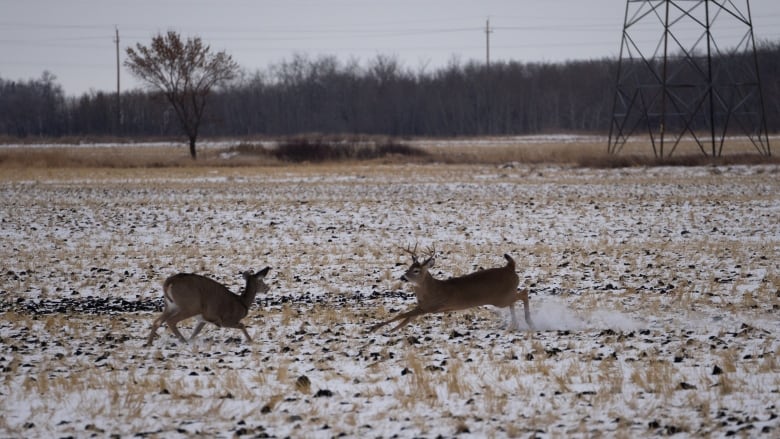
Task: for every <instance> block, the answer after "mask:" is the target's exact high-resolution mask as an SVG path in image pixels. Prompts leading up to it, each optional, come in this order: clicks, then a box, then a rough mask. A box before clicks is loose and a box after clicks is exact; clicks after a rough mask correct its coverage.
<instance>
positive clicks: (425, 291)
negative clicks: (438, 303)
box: [414, 271, 442, 303]
mask: <svg viewBox="0 0 780 439" xmlns="http://www.w3.org/2000/svg"><path fill="white" fill-rule="evenodd" d="M441 283H442V281H440V280H438V279H436V278H435V277H433V276H431V273H428V272H427V271H426V272H425V276H423V278H422V280H421V281H420V283H418V284H416V285H415V286H414V294H415V295H416V296H417V301H418V302H420V303H425V302H426V301H427V300H428V298H430V297H436V296H437V295H438V294H437V291H438V290H439V288H440V286H441Z"/></svg>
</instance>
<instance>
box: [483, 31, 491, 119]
mask: <svg viewBox="0 0 780 439" xmlns="http://www.w3.org/2000/svg"><path fill="white" fill-rule="evenodd" d="M492 32H493V31H492V30H490V17H488V18H487V20H485V74H486V77H487V81H486V82H485V124H484V126H485V134H492V133H493V108H492V107H493V105H492V102H491V99H490V91H491V89H492V87H491V86H490V84H491V81H490V34H491V33H492Z"/></svg>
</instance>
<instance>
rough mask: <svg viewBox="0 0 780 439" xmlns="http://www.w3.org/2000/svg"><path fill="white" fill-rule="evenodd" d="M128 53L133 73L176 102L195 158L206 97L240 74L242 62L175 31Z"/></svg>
mask: <svg viewBox="0 0 780 439" xmlns="http://www.w3.org/2000/svg"><path fill="white" fill-rule="evenodd" d="M127 56H128V59H127V60H126V61H125V66H126V67H127V68H129V69H130V71H131V72H132V73H133V75H135V76H136V77H137V78H139V79H141V80H142V81H144V82H145V83H146V84H147V85H149V86H150V87H152V88H154V89H157V90H159V91H160V92H162V93H163V94H164V95H165V97H166V99H167V100H168V102H170V104H171V105H172V106H173V109H174V111H175V112H176V116H177V117H178V119H179V122H180V123H181V126H182V129H183V130H184V133H185V134H186V135H187V138H188V139H189V142H190V155H191V156H192V158H193V159H195V158H196V157H197V154H196V151H195V142H196V140H197V138H198V130H199V128H200V124H201V121H202V120H203V110H204V109H205V107H206V98H207V97H208V96H209V94H210V93H211V90H212V89H213V88H215V87H216V86H218V85H220V84H222V83H225V82H226V81H230V80H231V79H233V78H234V77H235V76H236V75H237V73H238V64H237V63H236V62H235V61H233V58H232V57H231V56H230V55H228V54H227V53H225V52H224V51H221V52H217V53H212V52H211V48H210V47H209V46H206V45H204V44H203V42H202V41H201V39H200V37H194V38H187V41H182V39H181V37H180V36H179V34H178V33H176V32H174V31H169V32H168V33H166V34H165V35H163V34H158V35H156V36H155V37H153V38H152V43H151V45H149V46H148V47H147V46H144V45H142V44H140V43H138V44H136V47H135V49H134V48H132V47H128V48H127Z"/></svg>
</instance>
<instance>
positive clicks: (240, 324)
mask: <svg viewBox="0 0 780 439" xmlns="http://www.w3.org/2000/svg"><path fill="white" fill-rule="evenodd" d="M239 328H241V331H242V332H243V333H244V337H246V341H248V342H249V343H252V337H250V336H249V333H248V332H247V331H246V326H244V324H243V323H239Z"/></svg>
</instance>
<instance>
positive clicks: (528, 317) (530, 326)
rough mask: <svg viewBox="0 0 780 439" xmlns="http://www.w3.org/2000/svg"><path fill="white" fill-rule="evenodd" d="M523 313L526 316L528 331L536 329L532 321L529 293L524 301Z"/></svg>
mask: <svg viewBox="0 0 780 439" xmlns="http://www.w3.org/2000/svg"><path fill="white" fill-rule="evenodd" d="M523 313H524V315H525V323H527V324H528V329H530V330H533V329H534V322H533V320H531V306H530V305H529V303H528V293H526V296H525V300H523Z"/></svg>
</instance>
